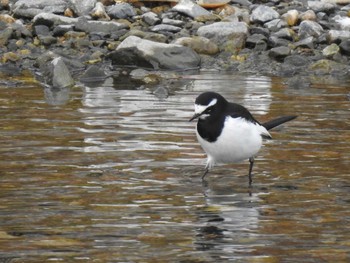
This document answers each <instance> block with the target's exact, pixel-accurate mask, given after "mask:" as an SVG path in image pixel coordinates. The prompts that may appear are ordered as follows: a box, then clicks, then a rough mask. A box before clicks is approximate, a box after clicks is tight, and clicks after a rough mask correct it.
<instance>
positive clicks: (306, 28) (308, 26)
mask: <svg viewBox="0 0 350 263" xmlns="http://www.w3.org/2000/svg"><path fill="white" fill-rule="evenodd" d="M322 33H323V28H322V26H321V25H320V24H318V23H316V22H314V21H310V20H305V21H302V22H301V23H300V26H299V32H298V35H299V37H300V38H301V39H303V38H307V37H310V36H312V37H316V38H318V37H319V36H320V35H321V34H322Z"/></svg>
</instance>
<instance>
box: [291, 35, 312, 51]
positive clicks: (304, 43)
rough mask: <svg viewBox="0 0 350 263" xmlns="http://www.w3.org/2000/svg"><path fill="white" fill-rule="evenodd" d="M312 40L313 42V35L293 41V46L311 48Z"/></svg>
mask: <svg viewBox="0 0 350 263" xmlns="http://www.w3.org/2000/svg"><path fill="white" fill-rule="evenodd" d="M314 42H315V38H314V37H307V38H304V39H302V40H300V41H298V42H295V43H294V46H295V47H302V48H305V47H306V48H310V49H313V48H314Z"/></svg>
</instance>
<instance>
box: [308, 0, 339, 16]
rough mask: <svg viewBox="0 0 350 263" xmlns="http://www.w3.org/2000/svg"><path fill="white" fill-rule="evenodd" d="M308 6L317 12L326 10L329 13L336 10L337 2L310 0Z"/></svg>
mask: <svg viewBox="0 0 350 263" xmlns="http://www.w3.org/2000/svg"><path fill="white" fill-rule="evenodd" d="M307 7H308V8H309V9H311V10H313V11H315V13H318V12H325V13H328V14H329V13H332V12H333V11H334V9H335V8H336V4H335V3H329V2H325V1H308V2H307Z"/></svg>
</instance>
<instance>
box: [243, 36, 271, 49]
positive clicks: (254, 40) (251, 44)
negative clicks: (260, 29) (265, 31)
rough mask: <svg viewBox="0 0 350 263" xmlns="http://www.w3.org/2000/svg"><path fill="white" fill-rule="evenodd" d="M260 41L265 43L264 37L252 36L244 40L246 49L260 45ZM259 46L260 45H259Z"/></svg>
mask: <svg viewBox="0 0 350 263" xmlns="http://www.w3.org/2000/svg"><path fill="white" fill-rule="evenodd" d="M261 41H264V42H265V43H266V42H267V38H266V36H264V35H262V34H253V35H250V36H248V38H247V40H246V47H247V48H255V46H256V45H257V44H258V43H260V42H261ZM260 44H261V43H260Z"/></svg>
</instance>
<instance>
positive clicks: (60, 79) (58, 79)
mask: <svg viewBox="0 0 350 263" xmlns="http://www.w3.org/2000/svg"><path fill="white" fill-rule="evenodd" d="M42 62H43V63H42V64H41V65H40V70H41V72H42V74H43V77H44V81H45V83H46V85H48V86H50V87H54V88H58V89H61V88H67V87H71V86H73V85H74V80H73V78H72V76H71V74H70V72H69V70H68V68H67V66H66V64H65V63H64V62H63V59H62V58H61V57H55V58H53V59H52V60H48V61H45V62H44V61H42Z"/></svg>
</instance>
